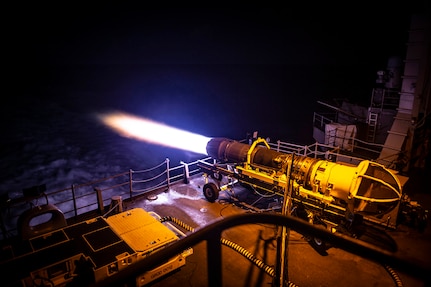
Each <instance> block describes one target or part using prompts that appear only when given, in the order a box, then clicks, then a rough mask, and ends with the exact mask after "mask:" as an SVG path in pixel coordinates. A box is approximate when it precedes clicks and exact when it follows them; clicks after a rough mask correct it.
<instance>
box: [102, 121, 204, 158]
mask: <svg viewBox="0 0 431 287" xmlns="http://www.w3.org/2000/svg"><path fill="white" fill-rule="evenodd" d="M98 117H99V119H100V120H101V121H102V122H103V123H104V124H106V125H107V126H109V127H111V128H113V129H114V130H116V131H117V132H119V133H120V134H121V135H123V136H125V137H130V138H135V139H137V140H141V141H146V142H150V143H154V144H159V145H164V146H168V147H172V148H177V149H182V150H187V151H191V152H195V153H199V154H207V152H206V145H207V143H208V141H209V140H210V139H211V138H209V137H205V136H202V135H199V134H195V133H191V132H188V131H184V130H181V129H177V128H174V127H170V126H167V125H165V124H162V123H159V122H155V121H152V120H150V119H146V118H141V117H138V116H134V115H131V114H127V113H123V112H115V113H109V114H100V115H99V116H98Z"/></svg>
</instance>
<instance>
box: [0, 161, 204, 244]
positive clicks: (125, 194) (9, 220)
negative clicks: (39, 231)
mask: <svg viewBox="0 0 431 287" xmlns="http://www.w3.org/2000/svg"><path fill="white" fill-rule="evenodd" d="M210 159H211V158H209V157H206V158H202V159H200V160H199V161H208V160H210ZM197 163H198V160H197V161H193V162H190V163H185V162H181V164H180V165H178V166H175V167H171V166H170V161H169V159H166V160H165V161H163V162H162V163H160V164H158V165H156V166H155V167H152V168H149V169H145V170H132V169H130V170H129V171H126V172H123V173H119V174H115V175H112V176H109V177H105V178H101V179H97V180H95V181H91V182H86V183H83V184H72V185H71V186H70V187H67V188H63V189H60V190H55V191H51V192H41V193H38V192H37V190H36V191H35V194H32V195H26V196H22V197H19V198H11V199H7V200H6V201H5V202H3V203H2V204H1V210H0V215H1V218H0V219H1V220H0V224H1V231H2V235H3V236H2V238H3V239H5V238H8V237H11V236H15V235H17V220H18V218H19V216H20V214H21V213H22V212H23V211H25V210H27V209H29V208H31V207H34V206H38V205H40V204H44V203H50V204H53V205H55V206H56V207H58V208H59V209H60V210H61V211H62V213H63V214H64V217H65V218H66V219H70V218H73V217H77V216H79V215H82V214H84V213H87V212H90V211H94V210H98V211H99V213H100V214H101V215H103V212H104V210H105V207H106V206H109V205H110V203H111V202H112V198H113V196H117V197H118V196H120V197H121V198H122V200H131V199H133V198H135V197H137V196H141V195H143V194H145V193H148V192H151V191H156V190H158V189H168V188H169V187H170V186H171V185H172V184H175V183H178V182H181V181H184V182H185V183H186V182H188V179H189V177H190V176H193V175H196V174H198V173H199V172H200V169H199V167H198V166H197ZM48 219H49V218H48ZM40 220H42V221H43V220H47V219H44V218H41V219H40ZM34 223H37V221H36V222H34Z"/></svg>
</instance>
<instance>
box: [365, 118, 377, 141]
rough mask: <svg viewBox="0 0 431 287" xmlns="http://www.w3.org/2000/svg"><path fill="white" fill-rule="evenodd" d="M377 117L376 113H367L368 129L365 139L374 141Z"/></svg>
mask: <svg viewBox="0 0 431 287" xmlns="http://www.w3.org/2000/svg"><path fill="white" fill-rule="evenodd" d="M377 118H378V114H377V113H373V112H372V111H370V112H369V113H368V131H367V141H368V142H374V139H375V136H376V130H377Z"/></svg>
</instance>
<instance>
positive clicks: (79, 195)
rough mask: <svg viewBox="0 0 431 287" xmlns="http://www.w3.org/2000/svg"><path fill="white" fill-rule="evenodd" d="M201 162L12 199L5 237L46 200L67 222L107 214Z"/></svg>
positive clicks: (316, 148)
mask: <svg viewBox="0 0 431 287" xmlns="http://www.w3.org/2000/svg"><path fill="white" fill-rule="evenodd" d="M269 145H270V148H271V149H274V150H277V151H279V152H285V153H295V154H297V155H302V156H308V157H314V158H322V159H327V160H331V161H344V162H348V163H351V164H358V163H359V162H360V161H361V160H363V158H358V157H353V156H346V155H343V154H341V153H340V152H339V149H338V148H336V147H332V146H328V145H323V144H319V143H314V144H312V145H297V144H292V143H288V142H283V141H277V142H276V143H269ZM199 161H208V162H212V161H213V159H212V158H210V157H205V158H202V159H199V160H196V161H194V162H190V163H185V162H181V164H180V165H178V166H174V167H171V166H170V160H169V159H166V160H165V161H163V162H162V163H160V164H158V165H156V166H154V167H152V168H149V169H144V170H132V169H130V170H129V171H125V172H122V173H119V174H115V175H112V176H109V177H105V178H101V179H97V180H94V181H91V182H86V183H82V184H72V185H71V186H70V187H67V188H64V189H60V190H55V191H50V192H43V193H40V194H34V195H33V196H23V197H20V198H12V199H8V200H6V201H5V202H2V203H1V210H0V215H1V218H0V225H1V226H0V227H1V231H2V235H3V236H2V238H8V237H11V236H14V235H16V234H17V228H16V226H17V219H18V217H19V215H20V214H21V213H22V212H23V211H24V210H27V209H29V207H33V206H37V205H40V204H41V202H42V203H44V202H43V201H46V202H47V203H48V202H49V203H50V204H53V205H55V206H56V207H58V208H59V209H60V210H61V211H62V212H63V214H64V216H65V218H66V219H70V218H74V217H75V218H76V217H78V216H79V215H82V214H84V213H87V212H90V211H94V210H98V211H99V213H100V214H102V215H103V212H104V210H105V207H107V206H109V205H110V203H111V202H112V197H113V196H117V197H118V196H121V198H122V200H131V199H133V198H134V197H137V196H141V195H144V194H146V193H148V192H152V191H156V190H158V189H168V188H169V187H170V186H171V185H172V184H174V183H178V182H181V181H183V182H184V183H187V182H188V180H189V177H191V176H193V175H197V174H198V173H200V172H201V171H200V169H199V167H198V165H197V164H198V162H199Z"/></svg>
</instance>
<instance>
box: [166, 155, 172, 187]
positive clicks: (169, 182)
mask: <svg viewBox="0 0 431 287" xmlns="http://www.w3.org/2000/svg"><path fill="white" fill-rule="evenodd" d="M166 182H167V183H168V188H170V187H171V179H170V177H169V158H166Z"/></svg>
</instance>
